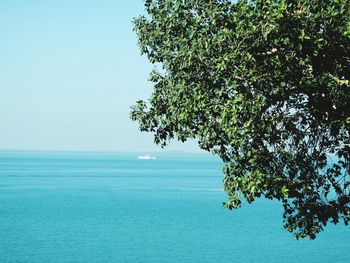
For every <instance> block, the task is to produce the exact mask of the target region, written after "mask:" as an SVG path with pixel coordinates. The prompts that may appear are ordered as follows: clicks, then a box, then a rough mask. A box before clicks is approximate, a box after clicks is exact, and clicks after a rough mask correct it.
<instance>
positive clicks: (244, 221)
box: [0, 152, 350, 263]
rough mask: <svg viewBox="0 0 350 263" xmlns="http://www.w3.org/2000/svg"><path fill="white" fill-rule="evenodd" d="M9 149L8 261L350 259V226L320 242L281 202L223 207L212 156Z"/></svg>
mask: <svg viewBox="0 0 350 263" xmlns="http://www.w3.org/2000/svg"><path fill="white" fill-rule="evenodd" d="M137 155H138V154H130V153H128V154H111V153H108V154H106V153H105V154H103V153H54V152H51V153H49V152H0V242H1V245H0V262H299V263H301V262H350V253H349V251H350V227H348V228H346V227H344V226H342V225H338V226H331V225H330V226H329V227H327V228H326V230H325V231H324V232H323V233H321V234H320V235H319V236H318V238H317V239H316V240H314V241H310V240H301V241H296V240H294V238H293V237H292V235H290V234H289V233H288V232H286V231H285V230H284V229H283V227H282V210H281V208H280V205H279V204H278V203H277V202H271V201H267V200H258V201H257V202H256V203H255V204H253V205H246V204H243V207H242V208H241V209H239V210H237V211H234V212H230V211H228V210H227V209H223V208H222V207H221V203H222V202H223V201H225V193H224V192H222V191H221V189H222V173H221V163H220V161H219V160H217V159H215V158H214V157H212V156H210V155H191V154H159V155H158V157H159V158H158V159H157V160H148V161H147V160H138V159H137Z"/></svg>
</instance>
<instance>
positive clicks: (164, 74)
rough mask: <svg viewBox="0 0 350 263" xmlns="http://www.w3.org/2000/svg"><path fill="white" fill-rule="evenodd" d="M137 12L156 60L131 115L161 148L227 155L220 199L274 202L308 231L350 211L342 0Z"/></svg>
mask: <svg viewBox="0 0 350 263" xmlns="http://www.w3.org/2000/svg"><path fill="white" fill-rule="evenodd" d="M145 7H146V11H147V14H148V15H147V16H141V17H139V18H136V19H135V20H134V28H135V31H136V33H137V36H138V41H139V46H140V49H141V52H142V54H144V55H146V56H147V57H148V59H149V61H150V62H151V63H153V64H154V65H160V66H161V69H160V70H159V71H160V72H159V71H157V70H154V71H153V72H152V73H151V77H150V80H151V81H152V82H153V83H154V91H153V94H152V96H151V98H150V99H149V101H147V102H144V101H138V102H137V103H136V105H134V106H133V107H132V111H131V118H132V119H133V120H136V121H138V122H139V124H140V129H141V130H142V131H148V132H153V133H154V138H155V142H156V143H157V144H160V145H162V146H165V145H166V144H167V143H168V142H169V140H171V139H173V138H176V139H178V140H180V141H186V140H187V139H189V138H194V139H197V140H198V143H199V145H200V147H201V148H202V149H205V150H208V151H212V152H213V153H215V154H218V155H219V156H220V157H221V158H222V160H223V161H224V163H225V167H224V174H225V175H224V186H225V191H226V192H227V194H228V200H227V202H226V203H224V206H225V207H227V208H229V209H234V208H237V207H239V206H240V205H241V200H242V198H244V199H246V200H247V201H248V202H249V203H251V202H253V201H254V200H255V199H256V198H259V197H266V198H269V199H277V200H280V201H281V203H282V205H283V207H284V215H283V217H284V226H285V228H286V229H287V230H288V231H290V232H293V233H294V234H295V236H296V237H297V238H299V237H310V238H312V239H313V238H315V236H316V234H317V233H318V232H320V231H321V230H322V229H323V227H324V226H326V224H327V222H332V223H338V222H339V221H340V220H342V221H343V222H344V223H345V224H347V223H348V222H349V220H350V195H349V190H350V176H349V171H350V145H349V143H350V138H349V131H350V2H349V1H348V0H332V1H329V0H251V1H247V0H239V1H229V0H205V1H204V0H147V1H146V2H145Z"/></svg>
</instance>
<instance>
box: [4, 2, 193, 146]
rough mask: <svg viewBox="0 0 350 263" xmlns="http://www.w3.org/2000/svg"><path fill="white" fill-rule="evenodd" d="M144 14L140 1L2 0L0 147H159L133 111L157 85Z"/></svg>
mask: <svg viewBox="0 0 350 263" xmlns="http://www.w3.org/2000/svg"><path fill="white" fill-rule="evenodd" d="M143 12H144V6H143V0H132V1H115V0H101V1H97V0H94V1H89V0H55V1H50V0H1V1H0V34H1V41H0V149H23V150H95V151H157V150H159V149H160V148H159V147H158V146H155V145H153V137H152V135H150V134H144V133H140V132H139V131H138V128H137V124H136V123H133V122H132V121H131V120H130V119H129V117H128V114H129V107H130V106H131V105H132V104H134V102H135V101H136V100H138V99H145V98H147V97H148V96H149V95H150V93H151V91H152V86H151V83H149V82H148V81H147V79H148V76H149V72H150V70H151V69H152V66H151V65H150V64H149V63H148V62H147V60H146V58H145V57H141V56H140V52H139V49H138V46H137V40H136V35H135V33H134V32H133V31H132V23H131V21H132V18H133V17H135V16H138V15H140V14H142V13H143ZM168 149H169V150H174V149H181V150H187V151H198V147H197V146H196V144H195V143H194V142H191V143H186V144H184V145H182V144H180V143H172V144H171V147H170V148H168Z"/></svg>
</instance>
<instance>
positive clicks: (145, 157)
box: [137, 155, 157, 160]
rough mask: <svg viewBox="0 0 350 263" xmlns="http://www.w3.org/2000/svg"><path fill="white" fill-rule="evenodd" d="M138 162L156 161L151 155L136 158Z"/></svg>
mask: <svg viewBox="0 0 350 263" xmlns="http://www.w3.org/2000/svg"><path fill="white" fill-rule="evenodd" d="M137 158H138V159H140V160H156V159H157V157H155V156H151V155H140V156H138V157H137Z"/></svg>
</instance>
